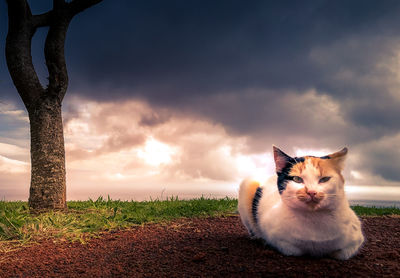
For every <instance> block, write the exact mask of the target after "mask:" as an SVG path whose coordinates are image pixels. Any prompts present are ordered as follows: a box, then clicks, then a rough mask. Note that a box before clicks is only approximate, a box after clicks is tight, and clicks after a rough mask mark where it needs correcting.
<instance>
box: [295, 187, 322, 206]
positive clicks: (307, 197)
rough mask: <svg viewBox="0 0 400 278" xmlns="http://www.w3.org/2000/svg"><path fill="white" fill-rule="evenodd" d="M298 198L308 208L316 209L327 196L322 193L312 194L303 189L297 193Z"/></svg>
mask: <svg viewBox="0 0 400 278" xmlns="http://www.w3.org/2000/svg"><path fill="white" fill-rule="evenodd" d="M296 197H297V199H298V200H300V201H301V202H304V203H306V204H307V205H308V206H310V207H316V206H317V205H318V204H320V203H321V201H322V200H323V199H324V197H325V194H324V193H322V192H310V191H308V190H307V189H304V188H302V189H299V190H298V191H297V192H296Z"/></svg>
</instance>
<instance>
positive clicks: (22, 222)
mask: <svg viewBox="0 0 400 278" xmlns="http://www.w3.org/2000/svg"><path fill="white" fill-rule="evenodd" d="M352 208H353V210H354V211H355V212H356V213H357V214H358V215H360V216H366V215H370V216H382V215H393V214H395V215H400V209H399V208H375V207H362V206H353V207H352ZM233 214H237V200H236V199H231V198H224V199H208V198H198V199H193V200H179V199H178V198H169V199H168V200H163V201H161V200H154V201H146V202H136V201H119V200H112V199H110V198H107V199H105V198H102V197H99V198H98V199H97V200H90V199H89V200H88V201H70V202H68V212H67V213H61V212H48V213H42V214H40V215H32V214H30V213H29V210H28V204H27V202H7V201H0V242H10V241H13V240H16V241H18V242H29V241H30V240H31V239H37V238H41V237H54V238H60V239H63V240H64V239H68V240H72V241H74V240H79V241H84V239H85V238H86V237H87V236H93V235H96V234H97V233H99V232H102V231H109V230H116V229H123V228H128V227H132V226H135V225H142V224H144V223H158V222H163V221H169V220H173V219H177V218H182V217H186V218H192V217H209V216H215V217H217V216H228V215H233Z"/></svg>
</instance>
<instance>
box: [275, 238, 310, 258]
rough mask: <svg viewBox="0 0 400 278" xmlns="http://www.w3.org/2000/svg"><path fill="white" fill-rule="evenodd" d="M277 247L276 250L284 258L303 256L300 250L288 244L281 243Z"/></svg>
mask: <svg viewBox="0 0 400 278" xmlns="http://www.w3.org/2000/svg"><path fill="white" fill-rule="evenodd" d="M277 247H278V250H279V251H280V252H281V253H282V254H284V255H286V256H301V255H303V254H304V253H303V251H302V250H301V249H299V248H298V247H296V246H294V245H293V244H290V243H288V242H283V241H281V242H279V244H278V246H277Z"/></svg>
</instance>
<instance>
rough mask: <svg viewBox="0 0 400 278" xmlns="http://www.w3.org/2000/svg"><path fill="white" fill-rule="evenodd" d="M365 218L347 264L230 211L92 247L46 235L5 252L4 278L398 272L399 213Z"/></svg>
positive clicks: (109, 236)
mask: <svg viewBox="0 0 400 278" xmlns="http://www.w3.org/2000/svg"><path fill="white" fill-rule="evenodd" d="M362 221H363V230H364V234H365V235H366V238H367V242H366V243H365V245H364V246H363V248H362V250H361V252H360V253H359V254H358V255H357V256H355V257H354V258H352V259H350V260H348V261H337V260H333V259H329V258H311V257H285V256H283V255H281V254H279V253H277V252H276V251H274V250H272V249H270V248H268V247H264V246H263V244H261V243H260V242H259V241H255V240H250V239H249V238H248V236H247V233H246V231H245V229H244V227H243V226H242V224H241V223H240V221H239V219H238V217H237V216H232V217H225V218H206V219H180V220H177V221H174V222H172V223H168V224H148V225H144V226H142V227H135V228H132V229H129V230H124V231H117V232H108V233H105V234H104V235H102V236H101V237H99V238H95V239H92V240H90V242H89V243H87V244H81V243H77V242H76V243H69V242H61V243H60V242H58V243H54V242H53V241H52V240H44V241H42V242H40V244H35V245H32V246H28V247H24V248H22V249H19V250H16V251H12V252H2V253H1V252H0V277H400V217H366V218H362Z"/></svg>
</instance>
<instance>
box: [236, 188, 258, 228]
mask: <svg viewBox="0 0 400 278" xmlns="http://www.w3.org/2000/svg"><path fill="white" fill-rule="evenodd" d="M259 188H260V183H259V182H257V181H254V180H244V181H243V182H242V183H241V184H240V187H239V202H238V210H239V214H240V218H241V220H242V222H243V225H245V226H246V228H247V230H248V231H249V234H250V235H251V236H256V235H257V230H258V229H257V223H255V221H254V220H255V219H254V208H253V202H254V197H255V196H256V193H257V191H258V190H259Z"/></svg>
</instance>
